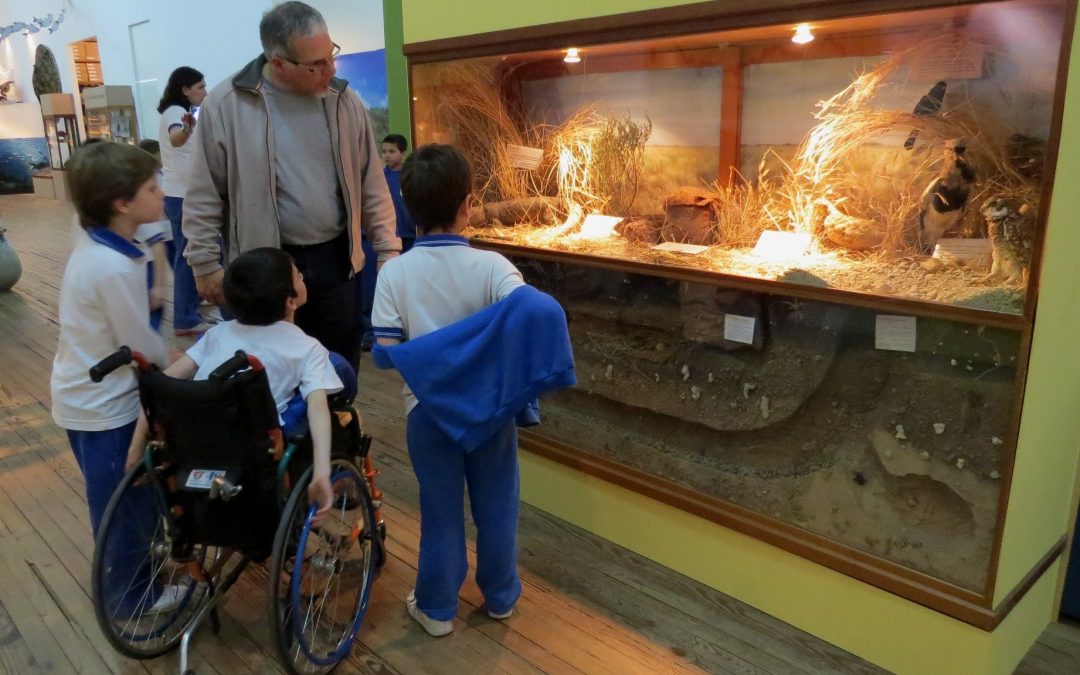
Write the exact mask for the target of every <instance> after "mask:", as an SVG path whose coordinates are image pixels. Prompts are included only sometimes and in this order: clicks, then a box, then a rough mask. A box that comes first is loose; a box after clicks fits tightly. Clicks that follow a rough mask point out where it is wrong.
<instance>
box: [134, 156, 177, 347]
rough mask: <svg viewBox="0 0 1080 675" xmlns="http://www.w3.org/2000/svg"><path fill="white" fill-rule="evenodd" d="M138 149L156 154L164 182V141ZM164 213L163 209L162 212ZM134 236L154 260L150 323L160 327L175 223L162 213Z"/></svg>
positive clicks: (145, 224) (159, 329) (158, 174)
mask: <svg viewBox="0 0 1080 675" xmlns="http://www.w3.org/2000/svg"><path fill="white" fill-rule="evenodd" d="M139 149H140V150H143V151H144V152H148V153H150V154H151V155H153V157H154V159H155V160H157V163H158V172H157V179H158V185H160V184H161V144H160V143H158V142H157V141H155V140H153V139H152V138H144V139H143V140H141V141H139ZM164 215H165V214H164V213H162V216H164ZM135 240H136V241H138V242H139V243H140V244H142V245H143V246H147V247H149V248H150V253H151V256H152V257H153V260H152V262H151V264H150V272H149V277H150V278H149V284H150V325H151V326H153V328H154V330H156V331H158V332H160V331H161V320H162V318H163V316H164V313H165V274H166V272H165V270H166V268H167V267H168V266H169V263H168V262H167V261H169V260H172V256H173V251H172V227H171V226H170V225H169V219H168V218H164V217H162V218H161V219H160V220H155V221H153V222H150V223H143V224H142V225H140V226H139V229H138V230H136V231H135Z"/></svg>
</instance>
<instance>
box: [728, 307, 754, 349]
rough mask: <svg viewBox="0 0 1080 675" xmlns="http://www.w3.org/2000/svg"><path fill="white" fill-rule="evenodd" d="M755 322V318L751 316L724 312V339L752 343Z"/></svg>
mask: <svg viewBox="0 0 1080 675" xmlns="http://www.w3.org/2000/svg"><path fill="white" fill-rule="evenodd" d="M756 323H757V319H755V318H754V317H752V316H739V315H738V314H725V315H724V339H725V340H730V341H732V342H741V343H743V344H744V345H752V344H754V324H756Z"/></svg>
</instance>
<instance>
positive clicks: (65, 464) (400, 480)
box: [0, 195, 1080, 675]
mask: <svg viewBox="0 0 1080 675" xmlns="http://www.w3.org/2000/svg"><path fill="white" fill-rule="evenodd" d="M0 222H3V224H4V225H6V226H7V227H8V229H9V231H8V238H9V239H10V241H11V242H12V243H13V244H14V246H15V247H16V248H17V249H18V251H19V254H20V257H21V259H22V262H23V266H24V271H23V277H22V280H21V281H20V282H19V284H18V285H17V286H16V288H15V289H14V291H12V292H10V293H2V294H0V672H6V673H28V672H44V673H53V672H56V673H67V672H86V673H127V672H154V673H159V672H160V673H169V672H175V671H176V669H177V667H178V659H177V658H176V654H175V653H174V654H172V655H170V656H167V657H163V658H161V659H158V660H155V661H149V662H137V661H131V660H128V659H126V658H124V657H121V656H119V655H117V654H116V653H114V652H113V651H112V649H111V648H110V647H109V646H108V645H107V644H106V642H105V640H104V638H103V637H102V635H101V633H100V631H99V630H98V627H97V624H96V622H95V619H94V612H93V607H92V605H91V602H90V573H89V571H90V557H91V550H92V541H91V536H90V528H89V525H88V520H87V512H86V501H85V496H84V492H83V487H82V478H81V475H80V474H79V470H78V468H77V466H76V465H75V462H74V459H73V457H72V454H71V451H70V449H69V448H68V445H67V441H66V438H65V436H64V433H63V432H62V431H61V430H60V429H58V428H57V427H56V426H55V425H54V424H53V423H52V421H51V419H50V417H49V405H50V404H49V370H50V366H51V362H52V356H53V352H54V349H55V347H56V339H57V317H56V311H57V310H56V307H57V295H58V290H59V288H58V287H59V285H60V279H61V274H62V270H63V266H64V261H65V259H66V257H67V255H68V252H69V250H70V244H71V240H72V225H71V222H72V215H71V211H70V209H69V208H68V207H66V206H65V205H60V204H57V203H56V202H54V201H51V200H39V199H36V198H34V197H32V196H21V195H20V196H6V197H0ZM360 389H361V395H360V398H359V404H360V407H361V409H362V411H363V413H364V415H365V417H366V424H367V426H368V428H369V430H370V432H371V433H372V435H373V436H374V437H375V443H374V445H373V452H374V456H375V459H376V462H377V464H378V466H379V468H380V469H381V470H382V475H381V478H380V485H381V487H382V489H383V490H384V492H385V503H384V514H385V516H386V519H387V530H388V549H389V554H390V555H389V560H388V562H387V564H386V567H385V568H384V570H383V573H382V575H381V576H380V577H379V579H378V581H377V583H376V585H375V587H374V591H373V593H372V601H371V605H370V608H369V610H368V613H367V615H366V617H365V620H364V625H363V628H362V631H361V633H360V636H359V638H358V639H357V642H356V645H355V647H354V649H353V651H352V654H351V656H350V658H349V660H348V661H347V662H346V663H345V664H343V666H342V667H341V668H340V669H339V670H338V671H337V672H342V673H470V674H471V673H492V672H506V673H529V672H551V673H574V672H582V673H636V672H649V673H656V672H663V673H674V672H680V673H681V672H711V673H835V672H843V673H871V672H881V671H880V670H879V669H877V668H875V667H874V666H873V665H871V664H869V663H867V662H865V661H863V660H861V659H859V658H858V657H855V656H853V655H851V654H848V653H847V652H844V651H843V650H840V649H838V648H836V647H833V646H832V645H829V644H827V643H825V642H822V641H820V640H818V639H816V638H814V637H812V636H810V635H808V634H807V633H804V632H802V631H800V630H797V629H795V628H793V627H791V626H788V625H787V624H785V623H783V622H781V621H778V620H776V619H774V618H772V617H770V616H768V615H766V614H763V613H761V612H759V611H757V610H755V609H753V608H751V607H749V606H747V605H744V604H742V603H740V602H738V601H736V600H733V599H731V598H729V597H727V596H725V595H723V594H721V593H718V592H716V591H714V590H712V589H710V588H707V587H705V586H703V585H701V584H699V583H696V582H694V581H692V580H690V579H687V578H686V577H683V576H681V575H679V574H676V573H674V572H672V571H670V570H668V569H666V568H663V567H661V566H659V565H656V564H654V563H652V562H651V561H649V560H646V559H644V558H642V557H640V556H638V555H635V554H633V553H631V552H629V551H626V550H625V549H622V548H620V547H618V546H615V545H613V544H611V543H609V542H606V541H604V540H602V539H598V538H596V537H594V536H592V535H590V534H588V533H586V532H584V531H582V530H580V529H578V528H576V527H574V526H572V525H570V524H568V523H566V522H564V521H561V520H559V519H557V518H553V517H551V516H549V515H547V514H545V513H542V512H540V511H537V510H536V509H533V508H530V507H528V506H525V505H523V507H522V512H521V523H520V534H519V536H520V540H519V546H520V566H521V571H522V579H523V583H524V587H525V589H524V593H523V595H522V597H521V600H520V601H519V603H518V613H517V614H516V615H515V616H514V617H513V618H512V619H510V620H509V621H507V622H505V623H501V622H496V621H492V620H490V619H488V618H487V616H486V615H485V614H484V612H483V611H482V610H481V609H479V608H480V606H481V602H482V601H481V597H480V593H479V590H478V589H477V588H476V585H475V583H474V582H473V581H472V579H471V578H470V579H469V580H468V581H467V582H466V584H465V587H464V588H463V589H462V592H461V597H460V604H459V612H458V616H457V620H456V621H455V630H454V633H453V634H452V635H451V636H449V637H446V638H442V639H438V640H436V639H433V638H430V637H428V636H427V635H426V634H425V633H424V632H423V631H422V630H421V629H420V628H419V627H418V626H417V625H416V624H414V623H413V622H412V620H411V619H410V618H409V617H408V615H407V614H406V613H405V607H404V602H403V600H404V598H405V596H406V594H407V593H408V591H409V589H410V588H411V584H412V582H413V579H414V578H415V573H416V555H417V544H418V540H419V523H418V520H417V517H418V507H417V490H416V483H415V479H414V478H413V476H412V472H411V469H410V466H409V460H408V456H407V453H406V452H405V449H404V448H405V445H404V433H403V420H402V415H401V408H402V406H401V400H400V396H399V391H400V381H399V380H397V378H396V375H393V374H387V373H380V372H377V371H375V370H374V369H372V368H371V367H370V361H369V360H368V361H365V363H364V364H363V366H362V368H361V373H360ZM472 554H473V551H472V546H471V543H470V558H472ZM265 586H266V579H265V572H264V571H263V569H262V568H261V567H258V566H255V567H254V568H252V569H250V570H249V571H248V572H245V574H244V577H242V578H241V580H240V582H238V584H237V586H236V587H235V588H234V589H233V590H232V591H230V593H229V597H228V598H227V599H226V601H225V604H224V607H223V629H222V631H221V634H220V635H218V636H215V635H213V634H212V633H211V632H210V631H209V630H204V631H201V632H200V633H199V634H198V635H197V636H196V639H195V641H194V654H193V666H194V667H195V669H196V671H197V672H199V673H201V674H202V673H221V674H223V675H224V674H231V673H246V672H254V673H264V672H278V670H279V669H278V666H277V663H276V661H275V658H274V656H273V654H272V653H271V651H270V650H269V644H270V642H269V637H270V635H269V632H268V631H269V629H268V626H267V625H266V619H265V616H266V611H265V604H266V592H265ZM1018 672H1022V673H1032V674H1034V673H1065V672H1080V630H1078V629H1076V628H1075V627H1073V626H1067V625H1063V624H1053V625H1051V626H1050V627H1049V628H1048V629H1047V631H1046V632H1045V633H1044V635H1043V636H1042V638H1041V639H1040V641H1039V643H1038V644H1037V645H1036V646H1035V647H1034V648H1033V649H1032V651H1031V653H1030V654H1029V655H1028V657H1027V658H1026V659H1025V660H1024V662H1023V663H1022V664H1021V667H1020V668H1019V669H1018Z"/></svg>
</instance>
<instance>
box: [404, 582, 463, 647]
mask: <svg viewBox="0 0 1080 675" xmlns="http://www.w3.org/2000/svg"><path fill="white" fill-rule="evenodd" d="M405 608H406V609H408V610H409V616H411V617H412V618H413V619H415V620H416V623H418V624H420V627H421V628H423V629H424V630H425V631H427V634H428V635H430V636H431V637H443V636H444V635H449V634H450V633H452V632H453V630H454V622H453V621H439V620H438V619H432V618H431V617H430V616H428V615H427V614H424V613H423V612H422V611H420V608H419V607H417V606H416V589H415V588H414V589H413V590H411V591H409V597H407V598H405Z"/></svg>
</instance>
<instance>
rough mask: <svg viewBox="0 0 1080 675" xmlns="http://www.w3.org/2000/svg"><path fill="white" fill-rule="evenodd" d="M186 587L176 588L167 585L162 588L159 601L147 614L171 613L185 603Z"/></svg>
mask: <svg viewBox="0 0 1080 675" xmlns="http://www.w3.org/2000/svg"><path fill="white" fill-rule="evenodd" d="M186 590H187V587H186V586H174V585H173V584H165V585H164V586H162V587H161V594H160V595H158V598H157V600H155V601H154V604H153V605H151V606H150V607H149V608H148V609H147V610H146V613H147V614H162V613H164V612H171V611H172V610H174V609H176V608H177V607H179V606H180V603H182V602H183V601H184V596H185V593H184V592H185V591H186Z"/></svg>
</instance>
